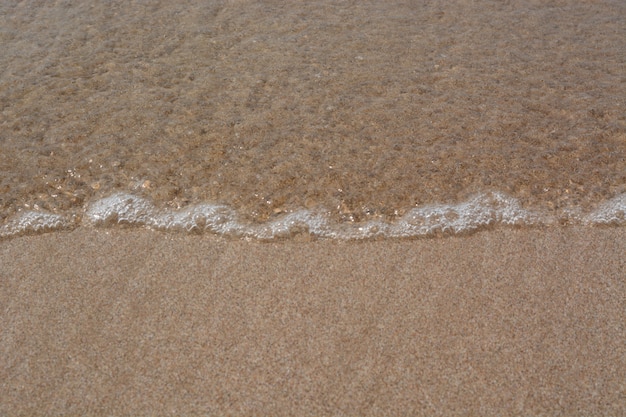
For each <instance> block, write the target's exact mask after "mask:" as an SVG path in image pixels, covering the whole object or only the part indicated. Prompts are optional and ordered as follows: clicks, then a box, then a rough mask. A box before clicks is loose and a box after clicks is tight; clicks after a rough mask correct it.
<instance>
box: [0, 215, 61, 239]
mask: <svg viewBox="0 0 626 417" xmlns="http://www.w3.org/2000/svg"><path fill="white" fill-rule="evenodd" d="M72 224H73V219H72V218H71V217H70V216H62V215H59V214H52V213H46V212H40V211H26V212H23V213H20V214H18V215H17V216H15V217H13V218H12V219H9V221H8V222H6V223H5V224H3V225H2V226H0V239H1V238H7V237H12V236H17V235H23V234H29V233H44V232H49V231H53V230H59V229H65V228H68V227H71V226H72Z"/></svg>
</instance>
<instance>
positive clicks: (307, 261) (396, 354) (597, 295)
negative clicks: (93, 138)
mask: <svg viewBox="0 0 626 417" xmlns="http://www.w3.org/2000/svg"><path fill="white" fill-rule="evenodd" d="M625 253H626V229H624V228H604V229H603V228H574V227H570V228H552V229H546V230H513V229H504V230H495V231H488V232H482V233H477V234H474V235H471V236H465V237H452V238H440V239H423V240H411V241H389V240H387V241H371V242H363V243H354V242H352V243H350V242H338V241H313V242H298V241H288V242H276V243H258V242H247V241H238V240H228V239H221V238H217V237H215V236H188V235H167V234H162V233H158V232H152V231H146V230H140V229H128V230H92V229H87V228H81V229H78V230H75V231H71V232H66V233H53V234H47V235H40V236H30V237H28V236H27V237H20V238H15V239H11V240H8V241H2V242H0V285H1V287H0V306H1V308H0V312H1V316H0V328H1V329H2V333H1V338H0V349H1V350H0V381H1V382H0V415H44V414H45V415H53V414H64V415H197V414H204V415H226V414H236V415H252V414H255V415H484V416H487V415H501V416H506V415H525V416H530V415H568V416H575V415H586V416H591V415H613V416H617V415H625V414H626V382H625V381H626V325H625V324H624V323H626V303H625V300H626V293H625V292H626V285H625V279H624V278H625V276H626V258H625V257H624V254H625Z"/></svg>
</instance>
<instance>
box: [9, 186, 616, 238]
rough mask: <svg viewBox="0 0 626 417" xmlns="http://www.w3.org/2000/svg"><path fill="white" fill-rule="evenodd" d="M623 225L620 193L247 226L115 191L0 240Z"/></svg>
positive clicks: (301, 216) (228, 215)
mask: <svg viewBox="0 0 626 417" xmlns="http://www.w3.org/2000/svg"><path fill="white" fill-rule="evenodd" d="M564 222H565V223H567V224H580V225H590V226H594V225H611V226H624V225H626V194H623V195H620V196H617V197H615V198H613V199H612V200H609V201H607V202H604V203H603V204H601V205H600V206H599V207H598V208H597V209H595V210H594V211H592V212H590V213H581V212H577V211H569V212H565V213H561V214H560V215H558V216H557V215H550V214H547V213H542V212H540V211H534V210H532V209H528V208H523V207H522V206H521V205H520V203H519V201H518V200H516V199H515V198H512V197H509V196H507V195H504V194H501V193H485V194H480V195H477V196H475V197H473V198H471V199H469V200H468V201H465V202H462V203H458V204H434V205H426V206H423V207H417V208H413V209H411V210H409V211H408V212H407V213H406V214H405V215H404V216H402V217H400V218H398V219H396V220H394V221H385V220H379V219H377V220H369V221H364V222H356V223H355V222H335V221H332V220H331V217H330V215H329V214H328V213H325V212H324V211H312V210H304V209H303V210H297V211H294V212H291V213H287V214H284V215H281V216H279V217H277V218H276V219H273V220H268V221H267V222H265V223H261V224H257V223H249V222H244V221H242V220H241V219H240V216H238V214H237V212H236V211H235V210H234V209H233V208H231V207H228V206H226V205H217V204H197V205H193V206H189V207H186V208H183V209H178V210H175V209H160V208H158V207H156V206H155V205H154V204H152V203H151V202H150V201H148V200H146V199H143V198H140V197H137V196H134V195H132V194H126V193H118V194H114V195H111V196H109V197H106V198H103V199H101V200H98V201H95V202H93V203H91V204H88V205H87V206H86V207H85V208H84V209H83V212H82V213H80V214H77V213H72V214H67V215H62V214H55V213H47V212H43V211H27V212H22V213H20V214H18V215H16V216H14V217H12V218H10V219H9V220H8V221H7V222H5V224H4V225H2V226H0V238H8V237H12V236H17V235H22V234H36V233H44V232H50V231H55V230H62V229H71V228H75V227H78V226H85V227H97V228H107V227H115V226H120V225H129V226H139V227H146V228H150V229H154V230H164V231H182V232H189V233H193V232H195V233H214V234H217V235H223V236H233V237H248V238H253V239H259V240H271V239H277V238H288V237H291V236H294V235H297V234H301V233H308V234H310V235H312V236H315V237H320V238H328V239H342V240H354V239H370V238H376V237H382V238H410V237H426V236H433V235H438V234H450V235H455V234H463V233H468V232H473V231H476V230H480V229H485V228H493V227H499V226H542V225H544V226H547V225H552V224H560V223H564Z"/></svg>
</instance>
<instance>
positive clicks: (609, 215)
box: [583, 194, 626, 226]
mask: <svg viewBox="0 0 626 417" xmlns="http://www.w3.org/2000/svg"><path fill="white" fill-rule="evenodd" d="M583 223H585V224H591V225H593V224H597V225H600V224H603V225H611V224H612V225H615V226H625V225H626V194H622V195H618V196H617V197H615V198H613V199H611V200H609V201H606V202H604V203H602V204H601V205H600V207H598V208H597V209H596V210H594V211H593V212H591V213H590V214H588V215H587V216H585V217H583Z"/></svg>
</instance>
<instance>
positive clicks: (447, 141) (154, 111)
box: [0, 1, 626, 225]
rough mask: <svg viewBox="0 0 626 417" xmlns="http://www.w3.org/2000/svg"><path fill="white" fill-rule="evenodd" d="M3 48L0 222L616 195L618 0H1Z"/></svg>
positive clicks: (569, 202)
mask: <svg viewBox="0 0 626 417" xmlns="http://www.w3.org/2000/svg"><path fill="white" fill-rule="evenodd" d="M0 45H1V48H0V225H2V224H5V225H7V224H8V223H9V222H11V221H15V219H21V218H23V215H24V213H27V212H31V211H33V210H34V212H43V213H51V214H55V215H60V216H62V217H63V218H74V217H72V216H78V217H79V218H82V217H83V216H84V215H85V213H86V212H88V211H89V209H90V207H93V205H94V204H98V202H101V201H106V199H107V198H109V197H111V196H115V195H118V194H119V193H122V194H123V195H124V194H127V195H132V196H134V197H133V198H135V197H136V198H145V199H147V200H146V201H149V202H150V203H149V204H151V205H152V204H153V205H154V207H155V209H158V210H161V211H162V212H174V211H176V210H179V209H183V210H184V209H185V208H189V207H198V206H199V205H200V206H201V205H223V206H226V207H228V208H229V210H233V211H234V212H235V213H236V214H237V216H238V218H241V219H242V221H244V222H248V223H253V224H254V223H263V224H270V223H271V222H272V221H274V220H276V219H279V218H284V216H286V215H289V214H292V213H297V212H301V211H303V210H304V211H306V212H309V213H317V212H324V213H325V215H328V216H329V219H330V220H329V221H332V222H335V223H353V222H354V223H362V222H368V221H382V222H387V223H393V222H397V221H400V220H401V219H402V218H403V216H407V215H408V214H410V213H411V211H412V210H416V209H417V210H420V209H422V208H424V207H429V206H432V205H438V206H450V205H451V206H455V205H459V204H465V203H466V202H468V201H472V199H473V198H475V197H476V196H477V195H483V194H485V193H487V194H489V193H495V194H497V195H500V194H502V195H505V196H506V198H512V199H514V200H515V201H516V204H517V203H519V205H520V207H521V208H522V209H524V210H527V211H540V212H542V213H545V214H546V215H547V216H548V217H549V216H554V218H556V219H563V218H568V213H571V212H581V213H592V212H594V210H598V208H599V207H601V205H602V204H603V203H606V202H607V201H609V200H611V199H613V201H616V200H615V199H616V198H618V199H619V198H620V196H621V195H624V193H626V75H625V74H626V4H625V3H624V2H621V1H604V2H596V3H594V4H586V3H580V2H575V1H561V2H558V3H554V4H551V5H545V4H543V3H535V2H522V3H519V2H517V3H515V4H514V5H506V4H503V3H502V2H489V1H484V2H478V3H472V4H469V5H468V4H466V3H464V2H446V3H445V4H439V3H433V4H413V3H412V2H384V3H383V2H377V1H365V2H348V1H343V2H316V3H315V4H313V3H307V2H305V3H302V2H263V3H262V4H258V2H247V1H231V2H217V1H216V2H208V3H207V2H200V1H190V2H188V3H187V4H180V3H172V2H165V1H164V2H158V1H157V2H150V4H145V3H143V2H138V1H124V2H121V1H120V2H106V3H98V2H91V1H87V2H81V3H78V4H71V3H69V2H68V3H65V2H56V3H54V4H51V3H48V2H37V1H33V2H3V4H2V5H0ZM620 201H621V200H620ZM619 213H622V216H623V212H618V213H617V214H618V215H619ZM20 216H22V217H20ZM580 218H582V216H580ZM268 222H269V223H268Z"/></svg>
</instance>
